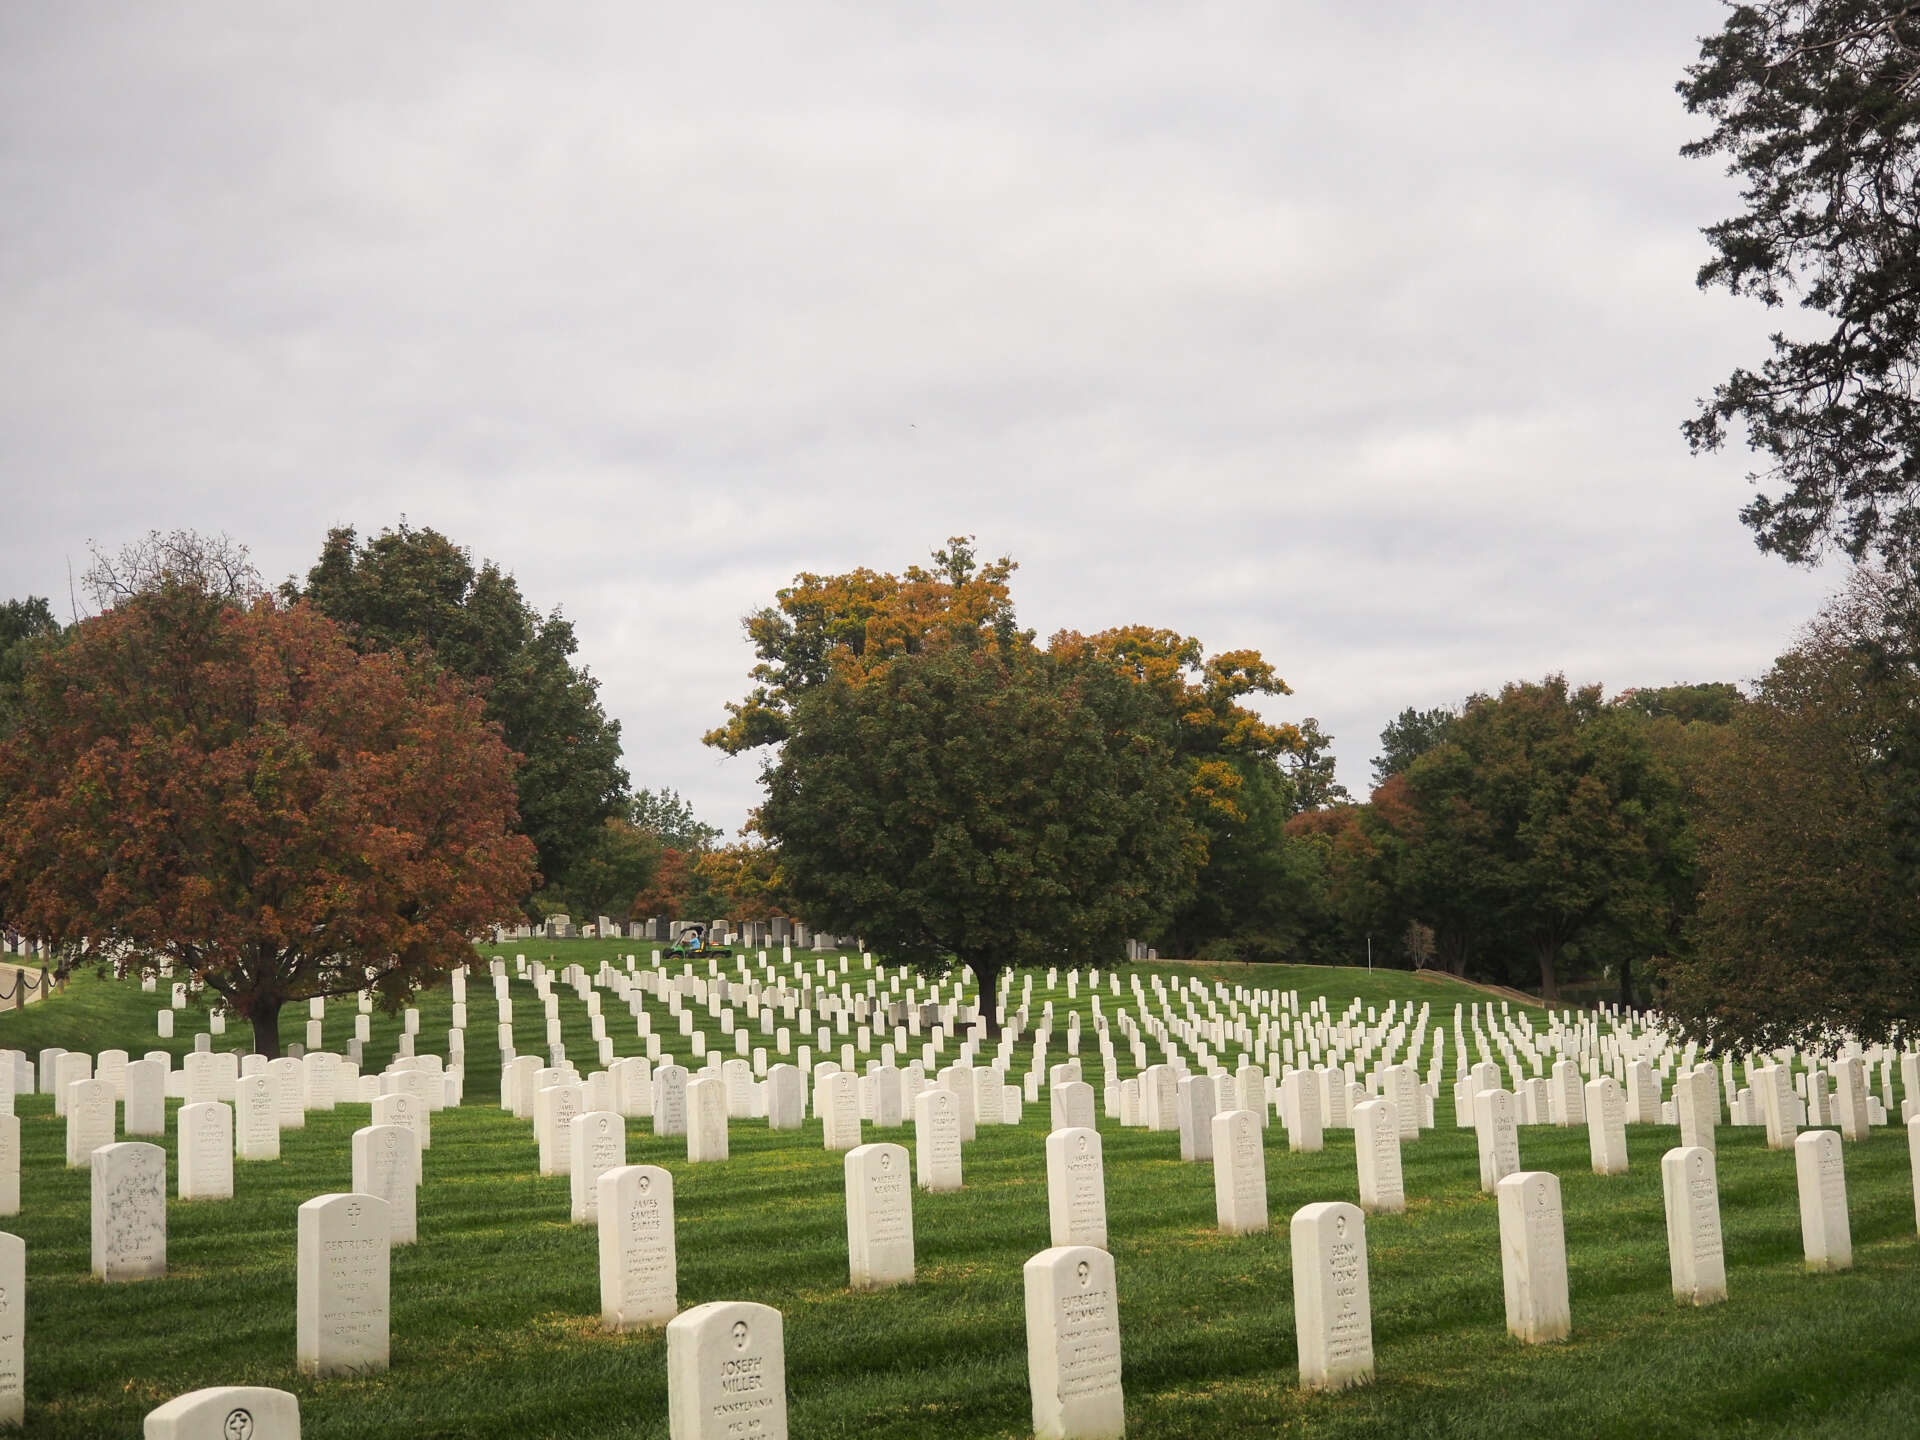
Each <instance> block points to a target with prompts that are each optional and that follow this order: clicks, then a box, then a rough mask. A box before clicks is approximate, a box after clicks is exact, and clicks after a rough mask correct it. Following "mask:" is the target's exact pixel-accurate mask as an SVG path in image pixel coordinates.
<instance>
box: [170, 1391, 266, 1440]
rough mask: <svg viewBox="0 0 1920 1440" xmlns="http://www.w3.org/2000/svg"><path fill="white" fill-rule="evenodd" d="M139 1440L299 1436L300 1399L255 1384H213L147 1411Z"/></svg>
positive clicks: (244, 1439)
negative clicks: (141, 1436) (141, 1438)
mask: <svg viewBox="0 0 1920 1440" xmlns="http://www.w3.org/2000/svg"><path fill="white" fill-rule="evenodd" d="M141 1434H142V1435H143V1436H144V1440H300V1401H299V1400H298V1399H297V1398H295V1397H294V1396H293V1395H291V1394H289V1393H288V1392H287V1391H285V1390H269V1389H267V1388H265V1387H264V1386H260V1385H214V1386H211V1387H209V1388H208V1389H205V1390H190V1391H188V1392H187V1393H186V1394H185V1395H176V1396H175V1397H174V1398H173V1399H171V1400H169V1401H167V1403H166V1404H164V1405H162V1406H161V1407H160V1408H159V1409H157V1410H149V1411H148V1412H147V1422H146V1426H145V1428H144V1429H143V1430H142V1431H141Z"/></svg>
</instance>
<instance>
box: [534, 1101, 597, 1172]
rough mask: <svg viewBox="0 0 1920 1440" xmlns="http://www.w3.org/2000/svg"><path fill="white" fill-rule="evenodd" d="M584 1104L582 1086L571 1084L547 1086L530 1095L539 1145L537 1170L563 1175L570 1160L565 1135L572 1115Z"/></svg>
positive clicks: (567, 1133) (578, 1112) (568, 1130)
mask: <svg viewBox="0 0 1920 1440" xmlns="http://www.w3.org/2000/svg"><path fill="white" fill-rule="evenodd" d="M585 1103H586V1091H585V1089H584V1087H582V1086H579V1085H573V1084H559V1085H548V1086H545V1087H544V1088H542V1089H540V1090H538V1091H536V1092H535V1093H534V1097H533V1130H534V1135H535V1138H536V1139H537V1140H538V1142H539V1146H540V1173H541V1174H542V1175H564V1174H566V1173H567V1165H568V1162H569V1159H570V1155H569V1151H568V1148H567V1144H568V1138H569V1137H570V1136H571V1135H572V1133H573V1131H572V1130H571V1129H570V1128H569V1127H571V1126H572V1124H573V1117H574V1116H576V1115H578V1114H580V1113H581V1110H582V1109H583V1108H584V1106H585Z"/></svg>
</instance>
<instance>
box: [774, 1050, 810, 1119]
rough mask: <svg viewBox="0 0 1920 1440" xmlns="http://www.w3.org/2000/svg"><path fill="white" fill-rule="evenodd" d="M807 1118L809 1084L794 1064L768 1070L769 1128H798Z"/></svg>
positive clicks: (777, 1066) (781, 1065)
mask: <svg viewBox="0 0 1920 1440" xmlns="http://www.w3.org/2000/svg"><path fill="white" fill-rule="evenodd" d="M806 1119H807V1086H806V1082H805V1081H804V1080H802V1079H801V1078H800V1071H799V1070H798V1069H797V1068H795V1067H794V1066H792V1065H786V1064H780V1065H775V1066H774V1067H773V1068H772V1069H770V1070H768V1071H767V1128H768V1129H769V1130H798V1129H799V1128H800V1127H801V1126H802V1125H804V1124H805V1123H806Z"/></svg>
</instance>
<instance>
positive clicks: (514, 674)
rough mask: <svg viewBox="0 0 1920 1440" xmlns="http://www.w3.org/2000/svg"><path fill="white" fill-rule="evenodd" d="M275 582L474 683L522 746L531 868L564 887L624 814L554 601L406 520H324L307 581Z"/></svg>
mask: <svg viewBox="0 0 1920 1440" xmlns="http://www.w3.org/2000/svg"><path fill="white" fill-rule="evenodd" d="M284 588H285V590H286V593H287V594H288V595H289V596H290V597H291V596H298V597H300V598H304V599H306V600H307V601H309V602H310V603H311V604H313V605H314V606H315V608H317V609H318V610H320V611H321V612H322V613H323V614H325V615H327V616H329V617H331V618H332V619H334V620H337V621H339V622H340V623H341V624H342V625H344V626H346V627H347V629H348V631H349V633H350V634H351V635H352V636H353V637H354V641H355V643H356V644H358V645H359V646H360V647H361V648H362V649H365V650H368V651H378V650H394V649H403V650H409V651H416V650H417V651H424V652H427V653H430V654H431V655H432V656H433V658H434V660H435V661H436V662H438V663H439V664H441V665H443V666H445V667H446V668H447V669H448V670H450V671H452V672H453V673H454V674H455V675H458V676H461V677H462V678H464V679H467V680H470V681H473V682H475V683H476V684H477V685H478V686H479V687H480V690H481V693H482V694H483V695H484V696H485V697H486V706H487V718H488V719H490V720H494V721H497V722H498V723H499V725H500V727H501V730H502V731H503V732H504V734H505V736H506V740H507V744H508V745H509V746H511V747H512V748H513V749H514V750H515V751H516V752H518V753H519V754H520V755H521V756H522V757H523V758H522V761H521V765H520V770H519V772H518V775H517V777H516V788H517V790H518V793H519V800H520V805H519V809H520V823H521V826H522V828H523V830H524V833H525V834H526V835H527V836H528V837H529V838H531V839H532V840H533V842H534V844H535V846H537V847H538V851H539V865H540V873H541V875H542V876H544V877H545V882H546V884H548V885H550V886H553V887H554V888H556V889H557V890H558V891H560V892H561V893H562V894H564V893H566V891H567V890H568V888H569V883H570V878H571V876H570V872H571V870H572V867H573V866H574V865H575V864H576V863H578V862H580V861H582V860H584V859H585V858H586V857H587V856H588V854H589V853H590V852H591V851H592V849H593V847H594V846H595V845H596V844H598V843H600V842H601V837H602V836H603V834H604V830H603V827H604V824H605V822H606V821H607V820H609V819H611V818H613V817H616V816H625V815H626V814H627V783H628V782H627V773H626V771H625V770H624V769H623V768H622V767H621V764H620V724H619V722H618V721H616V720H610V719H608V718H607V715H606V712H605V711H604V710H602V709H601V706H600V695H599V682H598V681H596V680H595V679H594V678H593V676H592V674H591V673H589V671H588V670H587V668H586V667H585V666H583V665H576V664H574V663H573V660H572V657H573V655H574V653H575V651H576V650H577V649H578V648H579V645H578V642H577V641H576V640H575V638H574V633H573V626H572V625H571V624H570V623H569V622H568V621H567V620H566V619H565V618H564V617H562V616H561V614H560V612H559V611H557V610H556V611H554V612H552V613H551V614H548V615H541V614H539V613H537V612H536V611H535V610H534V609H533V607H532V606H530V605H529V604H528V603H527V601H526V600H525V599H524V598H523V597H522V595H521V594H520V587H519V586H518V584H516V583H515V581H514V579H513V577H512V576H510V575H506V574H503V573H502V572H501V570H500V569H499V567H498V566H497V565H495V564H494V563H493V562H492V561H490V560H489V561H486V562H484V563H482V564H480V565H479V566H477V567H476V566H475V565H474V563H473V560H472V558H471V556H470V555H469V554H468V552H467V551H466V550H464V549H463V548H461V547H460V546H458V545H455V544H454V543H453V542H452V541H451V540H449V539H448V538H447V537H446V536H444V535H442V534H440V533H439V532H438V531H436V530H431V529H421V530H416V529H413V528H411V527H410V526H408V525H407V524H406V523H405V522H402V523H401V525H400V526H399V528H398V529H393V530H383V531H381V533H380V534H379V535H377V536H374V537H372V538H370V539H368V540H365V541H361V540H360V539H359V538H358V537H357V536H356V535H355V533H354V531H353V530H352V529H347V528H342V529H335V530H332V531H329V532H328V534H327V542H326V545H325V546H324V547H323V548H322V550H321V552H320V559H319V561H318V563H317V564H315V565H314V567H313V568H312V569H311V570H309V571H308V572H307V579H306V584H305V586H304V588H297V587H294V586H293V585H292V584H291V583H289V585H288V586H286V587H284Z"/></svg>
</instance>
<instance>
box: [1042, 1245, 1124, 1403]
mask: <svg viewBox="0 0 1920 1440" xmlns="http://www.w3.org/2000/svg"><path fill="white" fill-rule="evenodd" d="M1024 1276H1025V1281H1026V1310H1027V1385H1028V1389H1029V1390H1030V1391H1031V1393H1032V1397H1033V1433H1034V1435H1035V1436H1036V1437H1038V1440H1118V1437H1120V1436H1123V1435H1125V1433H1126V1428H1127V1420H1126V1397H1125V1395H1124V1394H1123V1393H1122V1391H1121V1386H1120V1307H1119V1302H1118V1300H1117V1298H1116V1295H1115V1291H1114V1283H1113V1257H1112V1256H1111V1255H1109V1254H1108V1253H1107V1252H1106V1251H1105V1250H1100V1249H1096V1248H1095V1247H1093V1246H1091V1245H1056V1246H1054V1247H1053V1248H1051V1249H1048V1250H1042V1251H1041V1252H1040V1253H1039V1254H1038V1255H1035V1256H1034V1257H1033V1258H1032V1259H1031V1260H1029V1261H1027V1263H1026V1265H1025V1267H1024Z"/></svg>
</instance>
